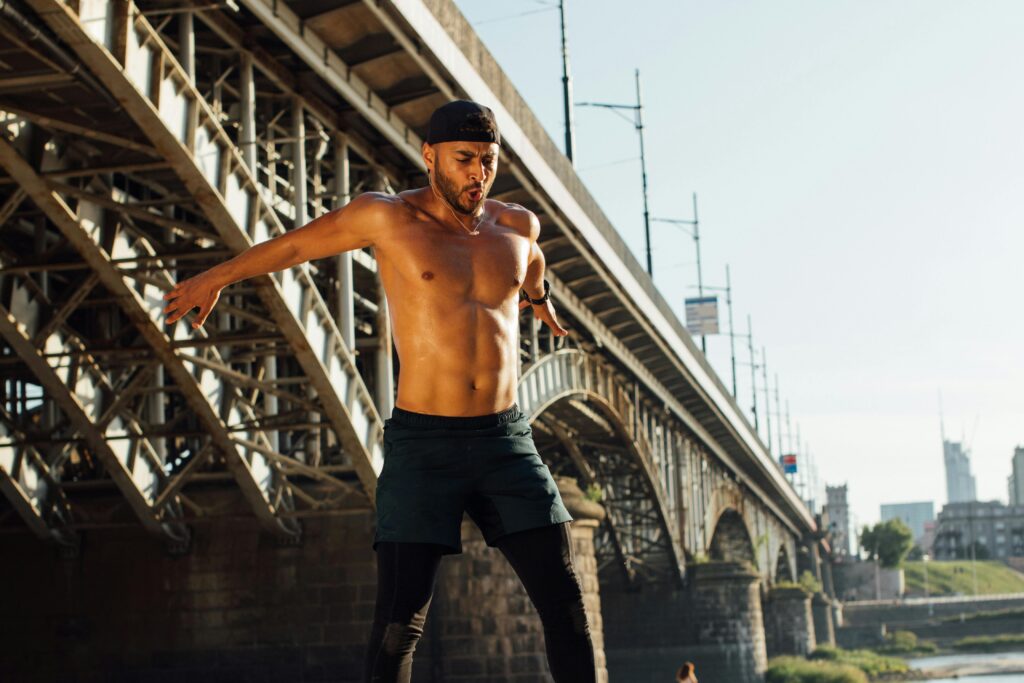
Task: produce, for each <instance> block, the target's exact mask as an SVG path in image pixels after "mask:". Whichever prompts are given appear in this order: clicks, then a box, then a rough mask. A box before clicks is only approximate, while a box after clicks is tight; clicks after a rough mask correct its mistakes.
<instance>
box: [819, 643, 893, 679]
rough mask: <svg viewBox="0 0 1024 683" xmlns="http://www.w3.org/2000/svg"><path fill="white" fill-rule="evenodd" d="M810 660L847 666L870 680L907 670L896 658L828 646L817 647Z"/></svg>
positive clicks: (868, 651) (866, 651) (869, 651)
mask: <svg viewBox="0 0 1024 683" xmlns="http://www.w3.org/2000/svg"><path fill="white" fill-rule="evenodd" d="M810 659H812V660H819V661H820V660H825V661H830V662H835V663H837V664H849V665H850V666H854V667H857V668H858V669H860V670H861V671H863V672H864V673H865V674H867V675H868V676H870V677H871V678H877V677H878V676H880V675H881V674H888V673H904V672H906V671H907V669H908V668H909V667H908V666H907V663H906V662H905V661H903V660H902V659H899V658H898V657H883V656H882V655H879V654H876V653H874V652H872V651H871V650H844V649H842V648H841V647H831V646H829V645H820V646H818V649H817V650H815V651H814V652H812V653H811V655H810Z"/></svg>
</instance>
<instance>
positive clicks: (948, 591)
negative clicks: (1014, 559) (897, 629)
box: [902, 560, 1024, 597]
mask: <svg viewBox="0 0 1024 683" xmlns="http://www.w3.org/2000/svg"><path fill="white" fill-rule="evenodd" d="M902 566H903V575H904V577H905V578H906V586H907V595H908V596H911V597H923V596H924V562H904V563H903V565H902ZM975 570H976V571H977V574H978V595H992V594H994V593H1024V574H1021V573H1020V572H1017V571H1014V570H1013V569H1011V568H1009V567H1007V566H1006V565H1005V564H1003V563H1002V562H998V561H996V560H983V561H982V560H979V561H978V562H976V563H975ZM928 592H929V594H930V595H957V594H960V595H973V594H974V575H973V573H972V571H971V562H970V561H969V560H953V561H949V562H938V561H932V562H929V563H928Z"/></svg>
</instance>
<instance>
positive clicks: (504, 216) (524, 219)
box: [487, 199, 540, 242]
mask: <svg viewBox="0 0 1024 683" xmlns="http://www.w3.org/2000/svg"><path fill="white" fill-rule="evenodd" d="M487 210H488V211H490V212H492V213H493V214H494V216H495V222H497V223H498V225H503V226H505V227H508V228H512V229H513V230H515V231H516V232H518V233H519V234H520V235H522V236H523V237H527V238H529V240H530V241H531V242H536V241H537V238H538V237H540V219H538V218H537V214H535V213H534V212H533V211H530V210H529V209H527V208H526V207H524V206H520V205H519V204H506V203H505V202H499V201H497V200H496V199H488V200H487Z"/></svg>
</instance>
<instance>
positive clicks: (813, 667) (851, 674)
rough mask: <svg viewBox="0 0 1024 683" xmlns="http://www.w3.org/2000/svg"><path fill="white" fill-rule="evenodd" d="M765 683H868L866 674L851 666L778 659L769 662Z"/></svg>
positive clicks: (798, 659)
mask: <svg viewBox="0 0 1024 683" xmlns="http://www.w3.org/2000/svg"><path fill="white" fill-rule="evenodd" d="M764 680H765V683H867V681H868V679H867V676H865V675H864V672H863V671H861V670H860V669H857V668H856V667H853V666H850V665H849V664H837V663H835V662H829V661H808V660H806V659H801V658H799V657H776V658H775V659H773V660H771V661H770V662H768V670H767V671H766V672H765V675H764Z"/></svg>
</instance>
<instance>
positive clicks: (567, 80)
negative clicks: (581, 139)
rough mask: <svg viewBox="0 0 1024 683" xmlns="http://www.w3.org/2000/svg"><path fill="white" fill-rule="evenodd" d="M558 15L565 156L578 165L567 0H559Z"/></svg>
mask: <svg viewBox="0 0 1024 683" xmlns="http://www.w3.org/2000/svg"><path fill="white" fill-rule="evenodd" d="M558 16H559V19H560V20H561V27H562V97H563V101H564V104H565V156H567V157H569V161H570V162H571V163H572V164H573V165H574V166H575V165H576V161H575V158H576V140H575V139H574V135H573V122H572V77H571V76H570V75H569V43H568V41H567V40H566V37H565V0H559V1H558Z"/></svg>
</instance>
